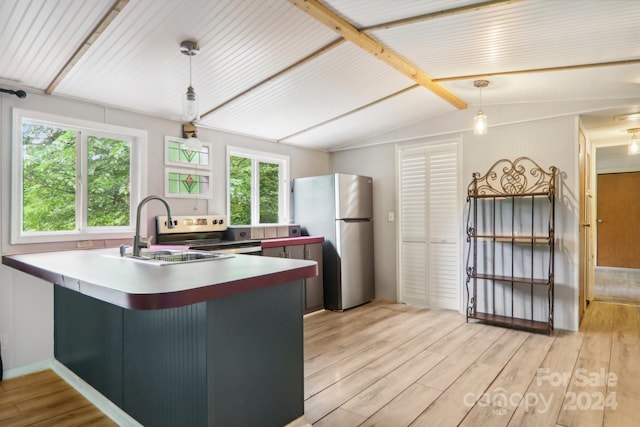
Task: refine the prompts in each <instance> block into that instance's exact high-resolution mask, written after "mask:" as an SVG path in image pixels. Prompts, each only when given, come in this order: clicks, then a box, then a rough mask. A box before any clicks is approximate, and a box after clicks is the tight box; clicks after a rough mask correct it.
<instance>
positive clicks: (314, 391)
mask: <svg viewBox="0 0 640 427" xmlns="http://www.w3.org/2000/svg"><path fill="white" fill-rule="evenodd" d="M639 356H640V306H632V305H623V304H610V303H605V302H594V303H592V304H591V306H590V308H589V310H588V311H587V313H586V315H585V318H584V320H583V323H582V326H581V330H580V332H578V333H575V334H572V333H559V332H556V333H554V335H553V336H551V337H549V336H546V335H540V334H531V333H527V332H522V331H516V330H509V329H503V328H499V327H493V326H488V325H482V324H477V323H469V324H467V323H465V321H464V317H463V316H461V315H459V314H457V313H453V312H450V311H438V310H424V309H418V308H414V307H409V306H405V305H400V304H385V303H373V304H367V305H365V306H362V307H358V308H355V309H352V310H349V311H346V312H344V313H333V312H327V311H324V312H320V313H317V314H313V315H311V316H307V317H306V318H305V414H306V417H307V420H308V421H309V422H311V423H313V424H314V426H331V427H349V426H360V425H361V426H383V427H401V426H408V425H411V426H447V425H452V426H453V425H462V426H476V425H482V426H580V427H582V426H616V427H618V426H627V425H628V426H637V425H639V422H640V421H639V420H640V418H639V416H638V408H640V387H638V384H640V363H638V358H639ZM610 375H611V377H610ZM614 377H615V378H614ZM614 380H615V381H614ZM0 425H2V426H31V425H34V426H45V425H46V426H50V425H58V426H76V425H83V426H84V425H100V426H102V425H104V426H107V425H108V426H111V425H114V424H113V423H112V422H111V421H109V420H108V419H106V418H105V417H104V416H102V414H101V413H100V412H99V411H98V409H96V408H95V407H93V406H92V405H91V404H90V403H89V402H88V401H86V400H85V399H84V398H83V397H81V396H80V395H79V394H78V393H77V392H75V390H73V389H72V388H71V387H70V386H68V385H66V383H64V381H63V380H61V379H60V378H59V377H57V375H56V374H55V373H53V372H52V371H44V372H40V373H36V374H32V375H29V376H25V377H20V378H13V379H10V380H5V381H3V382H0Z"/></svg>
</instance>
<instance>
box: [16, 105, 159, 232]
mask: <svg viewBox="0 0 640 427" xmlns="http://www.w3.org/2000/svg"><path fill="white" fill-rule="evenodd" d="M12 113H13V117H12V138H11V151H12V153H11V162H12V168H11V244H26V243H50V242H69V241H79V240H90V239H123V238H130V237H131V236H132V235H133V233H135V221H136V218H135V215H136V206H137V205H138V203H139V201H140V200H141V199H142V197H141V195H142V194H143V191H142V190H143V189H144V188H146V186H147V176H146V175H147V174H146V173H143V172H144V171H146V170H147V160H146V153H147V139H148V136H147V131H146V130H141V129H134V128H129V127H124V126H117V125H111V124H106V123H100V122H92V121H88V120H82V119H76V118H71V117H64V116H58V115H55V114H49V113H43V112H38V111H30V110H24V109H20V108H13V109H12ZM25 122H26V123H34V124H43V125H48V126H58V127H61V128H64V129H70V130H74V131H75V132H76V133H77V134H78V140H77V141H76V143H77V144H79V147H77V148H76V168H79V172H78V171H77V173H76V180H77V188H76V196H75V206H76V227H78V226H79V229H78V228H76V229H75V230H72V231H71V230H69V231H34V232H25V231H23V206H22V203H23V193H22V191H23V180H22V166H23V164H22V160H23V159H22V125H23V123H25ZM89 136H96V137H108V138H112V139H119V140H123V141H129V142H130V144H131V145H130V146H131V158H130V165H129V167H130V180H131V182H130V210H129V225H128V226H122V227H88V226H87V219H88V213H87V205H88V200H87V198H88V180H87V178H88V177H87V176H86V171H87V163H88V161H87V156H86V154H87V153H86V150H87V138H88V137H89ZM142 220H143V218H141V221H142Z"/></svg>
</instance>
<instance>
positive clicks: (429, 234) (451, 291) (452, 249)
mask: <svg viewBox="0 0 640 427" xmlns="http://www.w3.org/2000/svg"><path fill="white" fill-rule="evenodd" d="M457 150H458V148H457V143H454V144H446V145H442V146H435V147H434V146H424V147H416V148H407V149H404V150H399V153H398V160H399V163H398V168H399V172H398V175H399V183H400V188H399V195H400V197H399V199H400V200H399V203H400V205H399V213H400V215H399V218H400V224H399V234H400V242H399V246H400V248H399V251H398V252H399V258H400V259H399V260H398V264H399V280H398V282H399V300H400V301H401V302H406V303H409V304H415V305H420V306H429V307H434V308H444V309H451V310H459V309H460V277H461V276H460V275H461V269H460V232H461V230H460V228H461V222H462V221H461V218H460V214H459V212H460V199H461V198H462V195H461V194H460V193H459V190H458V187H459V185H458V183H459V179H458V154H457V153H458V151H457Z"/></svg>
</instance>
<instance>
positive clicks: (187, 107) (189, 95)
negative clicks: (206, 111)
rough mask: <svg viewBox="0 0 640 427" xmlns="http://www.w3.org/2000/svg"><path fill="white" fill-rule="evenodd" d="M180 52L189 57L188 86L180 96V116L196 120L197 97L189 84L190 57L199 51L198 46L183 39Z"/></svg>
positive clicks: (197, 117)
mask: <svg viewBox="0 0 640 427" xmlns="http://www.w3.org/2000/svg"><path fill="white" fill-rule="evenodd" d="M180 52H181V53H182V54H183V55H187V56H188V57H189V87H188V88H187V92H186V93H185V94H184V97H183V98H182V118H183V119H184V120H186V121H188V122H194V121H197V120H198V119H199V118H200V116H199V112H198V97H197V96H196V91H195V90H193V86H192V85H191V57H192V56H195V55H197V54H198V52H200V46H199V45H198V42H197V41H193V40H185V41H183V42H182V43H180Z"/></svg>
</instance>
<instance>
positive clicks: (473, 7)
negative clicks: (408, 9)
mask: <svg viewBox="0 0 640 427" xmlns="http://www.w3.org/2000/svg"><path fill="white" fill-rule="evenodd" d="M519 1H522V0H490V1H485V2H482V3H475V4H470V5H467V6H460V7H454V8H451V9H445V10H439V11H436V12H432V13H427V14H424V15H418V16H411V17H409V18H404V19H398V20H396V21H391V22H385V23H382V24H376V25H371V26H369V27H364V28H360V31H366V32H369V31H375V30H388V29H389V28H394V27H401V26H404V25H409V24H415V23H416V22H424V21H428V20H430V19H436V18H444V17H446V16H451V15H458V14H460V13H467V12H477V11H478V10H481V9H487V8H489V7H494V6H502V5H505V4H509V3H516V2H519Z"/></svg>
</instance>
